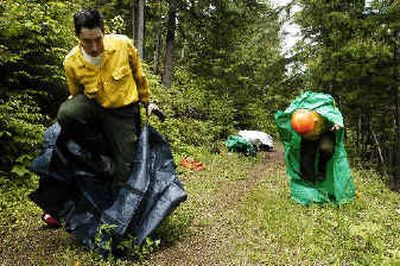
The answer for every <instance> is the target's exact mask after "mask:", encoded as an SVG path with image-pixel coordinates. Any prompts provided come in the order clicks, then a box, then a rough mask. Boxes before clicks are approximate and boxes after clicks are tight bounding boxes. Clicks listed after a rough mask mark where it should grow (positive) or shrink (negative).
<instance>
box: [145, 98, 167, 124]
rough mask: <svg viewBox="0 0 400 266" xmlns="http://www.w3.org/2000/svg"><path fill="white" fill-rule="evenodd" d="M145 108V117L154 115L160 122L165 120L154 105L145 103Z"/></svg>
mask: <svg viewBox="0 0 400 266" xmlns="http://www.w3.org/2000/svg"><path fill="white" fill-rule="evenodd" d="M145 108H146V117H150V115H152V114H154V115H155V116H157V117H158V119H160V121H161V122H163V121H164V120H165V115H164V113H163V112H162V111H161V110H160V108H159V107H158V106H157V104H155V103H147V104H145Z"/></svg>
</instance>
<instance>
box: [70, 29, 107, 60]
mask: <svg viewBox="0 0 400 266" xmlns="http://www.w3.org/2000/svg"><path fill="white" fill-rule="evenodd" d="M77 37H78V39H79V41H80V42H81V45H82V47H83V49H84V50H85V52H86V53H88V54H89V55H91V56H93V57H97V56H99V55H100V54H101V53H102V52H103V50H104V44H103V37H104V34H103V32H102V31H101V29H100V28H99V27H97V28H93V29H88V28H82V29H81V32H80V33H79V34H78V35H77Z"/></svg>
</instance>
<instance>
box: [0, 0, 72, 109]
mask: <svg viewBox="0 0 400 266" xmlns="http://www.w3.org/2000/svg"><path fill="white" fill-rule="evenodd" d="M75 10H76V6H75V5H74V4H72V3H70V2H68V1H67V2H57V1H40V0H29V1H25V0H14V1H1V5H0V43H1V45H0V75H1V77H2V79H1V81H0V96H1V95H4V94H5V93H7V92H9V91H16V90H19V91H23V90H26V89H32V90H35V91H41V92H43V91H45V92H48V94H47V95H46V97H42V98H41V99H40V100H41V101H42V102H41V107H42V109H46V110H45V111H48V112H53V113H54V112H55V110H56V108H57V107H58V103H59V102H60V101H61V98H64V96H65V92H66V89H65V77H64V70H63V67H62V62H63V59H64V56H65V55H66V54H67V53H68V51H69V49H70V48H71V47H72V46H73V45H74V44H75V40H74V35H75V34H74V33H73V26H72V14H73V12H74V11H75Z"/></svg>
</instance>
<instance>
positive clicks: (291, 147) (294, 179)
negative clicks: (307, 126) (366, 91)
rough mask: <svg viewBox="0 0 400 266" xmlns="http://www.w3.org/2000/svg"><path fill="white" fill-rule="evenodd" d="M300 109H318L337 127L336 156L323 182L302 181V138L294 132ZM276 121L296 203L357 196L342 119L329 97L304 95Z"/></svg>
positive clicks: (292, 194) (314, 94)
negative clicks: (293, 120)
mask: <svg viewBox="0 0 400 266" xmlns="http://www.w3.org/2000/svg"><path fill="white" fill-rule="evenodd" d="M297 109H308V110H315V111H316V112H318V113H319V114H320V115H322V116H323V117H324V118H325V119H326V120H327V121H328V122H329V123H331V124H337V125H339V126H340V130H337V131H336V144H335V152H334V155H333V157H332V158H331V159H330V160H329V161H328V164H327V171H326V177H325V179H324V180H323V181H320V182H316V183H312V182H309V181H306V180H303V179H302V178H301V167H300V149H301V136H300V135H299V134H298V133H297V132H295V131H294V130H293V129H292V126H291V122H290V121H291V116H292V113H293V112H294V111H296V110H297ZM275 122H276V124H277V126H278V130H279V135H280V138H281V141H282V143H283V145H284V148H285V161H286V169H287V174H288V175H289V185H290V191H291V197H292V199H293V200H295V201H296V202H298V203H300V204H303V205H309V204H311V203H345V202H349V201H351V200H352V199H353V198H354V196H355V188H354V183H353V179H352V176H351V170H350V166H349V163H348V160H347V153H346V149H345V147H344V129H343V128H344V125H343V117H342V114H341V113H340V111H339V109H338V108H337V107H336V106H335V101H334V99H333V98H332V96H330V95H329V94H325V93H315V92H305V93H303V94H301V95H300V96H298V97H297V98H296V99H295V100H294V101H293V102H292V103H291V104H290V105H289V107H288V108H287V109H286V110H284V111H278V112H277V113H276V114H275Z"/></svg>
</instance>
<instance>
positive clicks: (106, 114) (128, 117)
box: [57, 94, 140, 184]
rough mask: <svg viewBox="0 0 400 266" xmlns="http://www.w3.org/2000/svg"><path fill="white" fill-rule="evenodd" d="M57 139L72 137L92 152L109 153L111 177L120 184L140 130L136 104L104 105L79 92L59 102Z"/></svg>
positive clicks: (95, 153)
mask: <svg viewBox="0 0 400 266" xmlns="http://www.w3.org/2000/svg"><path fill="white" fill-rule="evenodd" d="M57 119H58V122H59V124H60V126H61V135H60V137H59V139H61V141H62V140H63V139H64V140H66V139H73V140H75V141H76V142H77V143H78V144H80V145H81V146H82V147H84V148H85V149H87V150H89V151H90V152H91V153H93V154H94V155H106V156H109V157H110V158H111V160H112V162H113V164H114V173H115V174H114V178H115V179H116V181H117V183H118V184H123V183H124V182H125V181H126V180H127V179H128V177H129V173H130V171H131V166H132V162H133V159H134V154H135V150H136V144H137V139H138V135H139V134H140V111H139V104H138V103H133V104H130V105H127V106H124V107H120V108H113V109H111V108H110V109H106V108H103V107H101V106H100V105H98V104H97V103H96V102H95V101H94V100H90V99H88V98H87V97H86V96H84V95H82V94H79V95H76V96H74V97H73V98H71V99H68V100H66V101H65V102H64V103H62V104H61V106H60V108H59V110H58V114H57Z"/></svg>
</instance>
